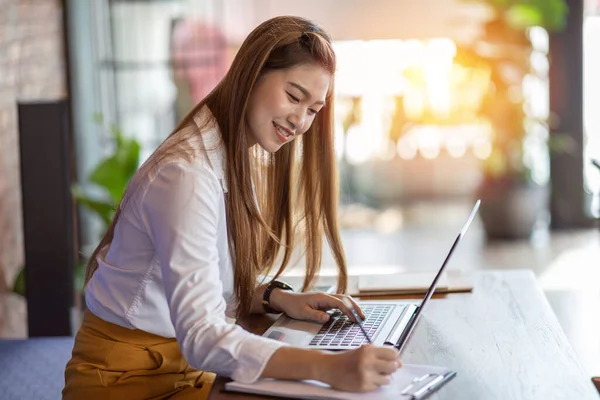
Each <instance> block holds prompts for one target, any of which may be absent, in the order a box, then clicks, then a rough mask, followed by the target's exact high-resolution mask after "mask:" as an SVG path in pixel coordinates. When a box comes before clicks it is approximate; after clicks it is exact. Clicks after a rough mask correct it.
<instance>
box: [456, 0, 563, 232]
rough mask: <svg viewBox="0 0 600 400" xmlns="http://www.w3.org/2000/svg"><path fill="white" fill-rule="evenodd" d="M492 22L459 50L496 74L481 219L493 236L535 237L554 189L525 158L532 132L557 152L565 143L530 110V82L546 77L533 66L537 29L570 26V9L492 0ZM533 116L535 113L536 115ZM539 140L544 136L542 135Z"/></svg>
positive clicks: (545, 2)
mask: <svg viewBox="0 0 600 400" xmlns="http://www.w3.org/2000/svg"><path fill="white" fill-rule="evenodd" d="M486 3H487V4H489V5H490V6H491V11H492V13H491V14H492V18H491V19H490V20H488V21H487V22H486V23H485V25H484V27H483V33H482V35H481V36H480V37H479V38H478V39H477V40H475V41H474V42H473V43H472V44H471V45H469V46H467V47H463V48H461V49H459V56H460V57H462V58H463V59H467V60H466V62H469V61H471V62H476V63H483V64H484V65H485V66H486V68H488V69H489V71H490V88H489V91H488V93H487V95H486V96H485V98H484V100H483V101H482V103H481V108H480V110H479V112H480V115H481V116H483V117H484V118H486V119H487V120H488V121H489V123H490V126H491V128H492V138H491V151H490V155H489V157H488V158H487V159H486V160H485V162H484V165H483V179H482V182H481V184H480V186H479V189H478V190H477V193H476V195H477V197H479V198H481V199H482V200H483V201H482V205H481V210H480V217H481V220H482V222H483V226H484V229H485V232H486V235H487V237H488V238H491V239H495V238H526V237H529V236H530V235H531V233H532V231H533V229H534V226H535V224H536V222H537V221H538V219H539V217H540V214H541V213H544V212H547V209H548V199H549V190H548V185H547V184H546V183H545V182H539V180H538V181H536V180H535V179H532V178H533V177H532V169H531V167H532V165H531V163H529V164H528V163H527V162H526V158H525V157H524V150H525V144H526V141H527V140H528V139H530V138H531V134H532V131H535V128H536V127H537V128H538V132H539V131H540V128H541V131H542V132H545V135H546V137H545V138H543V140H545V141H546V144H547V145H549V146H548V147H547V148H549V149H554V148H557V147H561V146H563V144H564V143H560V140H555V139H553V138H552V140H549V139H550V138H549V135H548V129H547V127H548V122H549V121H548V116H547V115H546V116H539V115H535V113H531V112H528V110H530V109H531V107H530V106H531V104H526V99H525V96H524V90H523V89H524V82H526V81H527V79H528V78H536V77H538V78H542V79H543V78H544V77H543V76H542V75H544V74H546V73H547V70H546V71H544V64H545V65H547V58H546V55H545V54H543V53H539V52H538V53H537V54H536V55H537V56H538V60H539V57H540V56H541V57H543V58H544V60H546V63H544V62H542V63H541V64H542V68H539V67H537V68H536V66H535V65H533V64H534V63H532V61H531V60H532V54H533V52H534V48H533V45H532V40H531V39H532V37H531V35H530V34H531V32H532V31H531V28H534V27H535V28H537V29H539V27H541V28H544V29H545V30H546V31H548V32H551V31H557V30H560V29H562V28H563V27H564V24H565V17H566V14H567V5H566V3H565V1H564V0H488V1H486ZM532 114H533V115H532ZM538 139H539V137H538Z"/></svg>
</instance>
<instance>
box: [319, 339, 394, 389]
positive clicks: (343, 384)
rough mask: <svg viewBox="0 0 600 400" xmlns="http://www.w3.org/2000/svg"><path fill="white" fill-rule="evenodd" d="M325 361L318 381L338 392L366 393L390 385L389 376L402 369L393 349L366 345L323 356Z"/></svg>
mask: <svg viewBox="0 0 600 400" xmlns="http://www.w3.org/2000/svg"><path fill="white" fill-rule="evenodd" d="M325 358H326V359H327V362H325V363H323V369H322V370H321V371H319V373H320V374H321V377H322V378H319V380H321V381H323V382H325V383H327V384H329V385H331V386H332V387H333V388H335V389H338V390H345V391H349V392H367V391H370V390H375V389H377V388H378V387H380V386H383V385H387V384H389V383H390V379H391V374H393V373H394V372H396V370H397V369H398V368H400V367H401V366H402V363H401V362H400V358H399V356H398V351H397V350H396V349H394V348H392V347H375V346H373V345H370V344H369V345H365V346H362V347H359V348H358V349H356V350H350V351H345V352H336V353H330V354H327V355H325Z"/></svg>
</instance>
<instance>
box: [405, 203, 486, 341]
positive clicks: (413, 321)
mask: <svg viewBox="0 0 600 400" xmlns="http://www.w3.org/2000/svg"><path fill="white" fill-rule="evenodd" d="M480 204H481V200H477V202H476V203H475V205H474V206H473V209H472V210H471V214H469V217H468V218H467V221H466V222H465V224H464V225H463V227H462V229H461V230H460V232H459V233H458V236H456V239H455V240H454V243H453V244H452V247H451V248H450V251H449V252H448V255H447V256H446V259H445V260H444V263H443V264H442V266H441V267H440V270H439V271H438V273H437V275H436V276H435V278H434V279H433V282H432V283H431V286H429V289H428V290H427V293H425V297H424V298H423V300H422V301H421V304H419V307H418V308H417V311H416V313H415V314H414V315H413V317H412V319H411V320H410V322H409V323H408V325H407V327H406V329H405V330H404V332H403V333H402V335H401V337H400V340H399V341H398V344H397V348H398V350H399V351H401V350H402V348H403V347H404V344H406V341H407V339H408V337H409V336H410V334H411V333H412V330H413V329H414V327H415V325H416V324H417V321H418V320H419V317H420V316H421V314H422V313H423V309H424V308H425V304H427V302H428V301H429V299H430V298H431V296H433V293H434V292H435V288H436V287H437V283H438V281H439V280H440V277H441V276H442V273H443V272H444V270H445V269H446V265H447V264H448V261H449V260H450V257H451V256H452V253H454V250H455V249H456V247H457V246H458V243H459V242H460V240H461V239H462V237H463V236H464V235H465V233H466V232H467V229H469V226H470V225H471V222H472V221H473V219H474V218H475V215H476V214H477V210H479V205H480Z"/></svg>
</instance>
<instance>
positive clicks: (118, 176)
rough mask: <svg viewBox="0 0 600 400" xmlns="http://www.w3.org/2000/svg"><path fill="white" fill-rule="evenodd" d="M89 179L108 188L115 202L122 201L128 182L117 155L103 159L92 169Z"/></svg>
mask: <svg viewBox="0 0 600 400" xmlns="http://www.w3.org/2000/svg"><path fill="white" fill-rule="evenodd" d="M89 180H90V182H93V183H96V184H98V185H100V186H101V187H102V188H104V189H106V190H107V191H108V193H109V194H110V197H111V198H112V200H113V202H114V203H115V204H118V203H119V202H120V201H121V197H123V193H125V188H126V187H127V183H128V177H127V174H126V173H125V171H124V167H123V165H122V164H121V163H120V161H119V158H118V157H117V155H114V156H111V157H109V158H106V159H105V160H104V161H102V162H101V163H100V164H99V165H98V166H97V167H96V168H95V169H94V171H92V173H91V174H90V177H89Z"/></svg>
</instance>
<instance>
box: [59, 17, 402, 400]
mask: <svg viewBox="0 0 600 400" xmlns="http://www.w3.org/2000/svg"><path fill="white" fill-rule="evenodd" d="M334 71H335V55H334V52H333V49H332V46H331V41H330V38H329V36H328V35H327V34H326V33H325V32H324V31H322V30H321V29H320V28H319V27H318V26H316V25H314V24H313V23H311V22H310V21H307V20H304V19H302V18H296V17H277V18H274V19H271V20H269V21H266V22H264V23H263V24H261V25H260V26H258V27H257V28H256V29H255V30H254V31H253V32H252V33H251V34H250V35H249V36H248V38H247V39H246V40H245V41H244V43H243V44H242V46H241V48H240V49H239V52H238V54H237V56H236V57H235V60H234V61H233V63H232V65H231V68H230V70H229V72H228V73H227V75H226V76H225V78H224V79H223V80H222V81H221V82H220V83H219V85H218V86H217V87H216V88H215V89H214V90H213V91H212V92H211V93H210V94H209V95H208V96H207V97H206V98H205V99H204V100H202V101H201V102H200V103H199V104H198V105H197V106H196V107H195V108H194V109H193V110H192V111H191V112H190V113H189V115H188V116H187V117H186V118H184V120H183V121H182V122H181V123H180V124H179V126H178V127H177V128H176V129H175V131H174V132H173V133H172V134H171V135H170V136H169V137H168V138H167V139H166V140H165V141H164V142H163V144H161V145H160V146H159V147H158V149H157V150H156V151H155V152H154V154H153V155H152V156H151V157H150V158H149V159H148V161H147V162H146V163H144V165H143V166H142V167H141V168H140V169H139V171H138V172H137V174H136V175H135V176H134V178H133V179H132V181H131V182H130V185H129V187H128V190H127V193H126V194H125V196H124V199H123V201H122V203H121V204H120V206H119V209H118V211H117V213H116V215H115V217H114V220H113V222H112V224H111V226H110V227H109V229H108V231H107V233H106V234H105V235H104V237H103V238H102V240H101V242H100V244H99V246H98V248H97V249H96V251H95V252H94V254H93V256H92V257H91V259H90V261H89V264H88V266H87V286H86V303H87V311H86V313H85V316H84V320H83V323H82V326H81V327H80V329H79V332H78V333H77V336H76V339H75V345H74V348H73V356H72V359H71V360H70V361H69V363H68V364H67V367H66V372H65V380H66V385H65V388H64V390H63V397H64V398H66V399H75V398H77V399H79V398H85V399H100V398H102V399H105V398H127V399H128V400H132V399H142V398H143V399H150V398H152V399H163V398H169V397H173V396H182V395H187V394H190V395H193V396H194V398H196V399H202V398H207V397H208V395H209V392H210V388H211V385H212V382H213V380H214V377H215V373H216V374H220V375H223V376H228V377H231V378H233V379H235V380H239V381H242V382H253V381H255V380H257V379H259V378H282V379H298V380H300V379H317V380H320V381H323V382H326V383H328V384H330V385H332V386H333V387H335V388H338V389H341V390H348V391H368V390H372V389H375V388H377V387H379V386H381V385H384V384H386V383H387V382H388V381H389V379H390V376H389V375H390V374H391V373H393V372H394V371H396V369H397V368H399V366H400V361H399V360H398V355H397V352H396V351H395V350H393V349H390V348H381V347H374V346H370V345H369V346H363V347H361V348H359V349H356V350H352V351H347V352H335V353H334V352H325V351H317V350H307V349H300V348H293V347H290V346H285V345H284V344H282V343H281V342H278V341H275V340H271V339H267V338H263V337H261V336H257V335H254V334H251V333H249V332H247V331H245V330H243V329H242V328H240V327H239V326H237V325H235V324H233V323H231V321H229V320H228V316H229V317H232V316H236V317H244V316H247V315H248V314H250V313H264V312H273V313H279V312H285V313H287V314H288V315H290V316H291V317H293V318H298V319H307V320H315V321H320V322H325V321H326V320H327V319H328V314H327V313H326V312H325V311H324V310H327V309H332V308H339V309H340V310H342V311H343V312H344V313H346V314H347V315H349V316H350V315H351V314H350V310H349V309H348V308H347V307H346V306H345V305H344V301H347V300H349V301H352V299H350V298H349V297H347V296H344V295H343V294H334V295H328V294H325V293H302V292H300V293H295V292H293V291H291V290H288V289H290V288H289V287H287V286H286V285H285V284H282V283H280V282H278V281H277V280H273V281H271V282H266V283H263V282H261V281H260V276H262V275H265V274H266V273H267V272H268V271H269V270H270V268H271V267H272V266H277V272H276V274H275V275H276V276H279V275H280V274H281V273H282V272H283V271H284V269H285V268H286V266H287V265H288V263H289V260H290V258H291V255H292V252H293V250H294V246H295V244H296V243H297V242H299V240H298V239H299V238H300V237H302V239H303V241H302V245H303V253H304V254H305V258H306V278H305V281H304V287H303V290H307V289H309V288H310V287H311V285H312V284H313V280H314V278H315V277H316V275H317V273H318V270H319V265H320V261H321V250H322V249H321V247H322V246H321V245H322V234H323V233H324V234H325V236H326V238H327V239H328V242H329V245H330V247H331V249H332V251H333V254H334V256H335V259H336V262H337V265H338V269H339V278H338V293H344V292H345V290H346V280H347V274H346V264H345V260H344V254H343V250H342V247H341V243H340V238H339V234H338V226H337V218H336V214H337V200H336V199H337V183H336V168H335V165H336V161H335V156H334V149H333V132H332V126H333V74H334ZM275 279H277V278H275ZM344 297H346V299H344ZM357 308H358V307H357ZM202 371H206V372H202Z"/></svg>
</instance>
